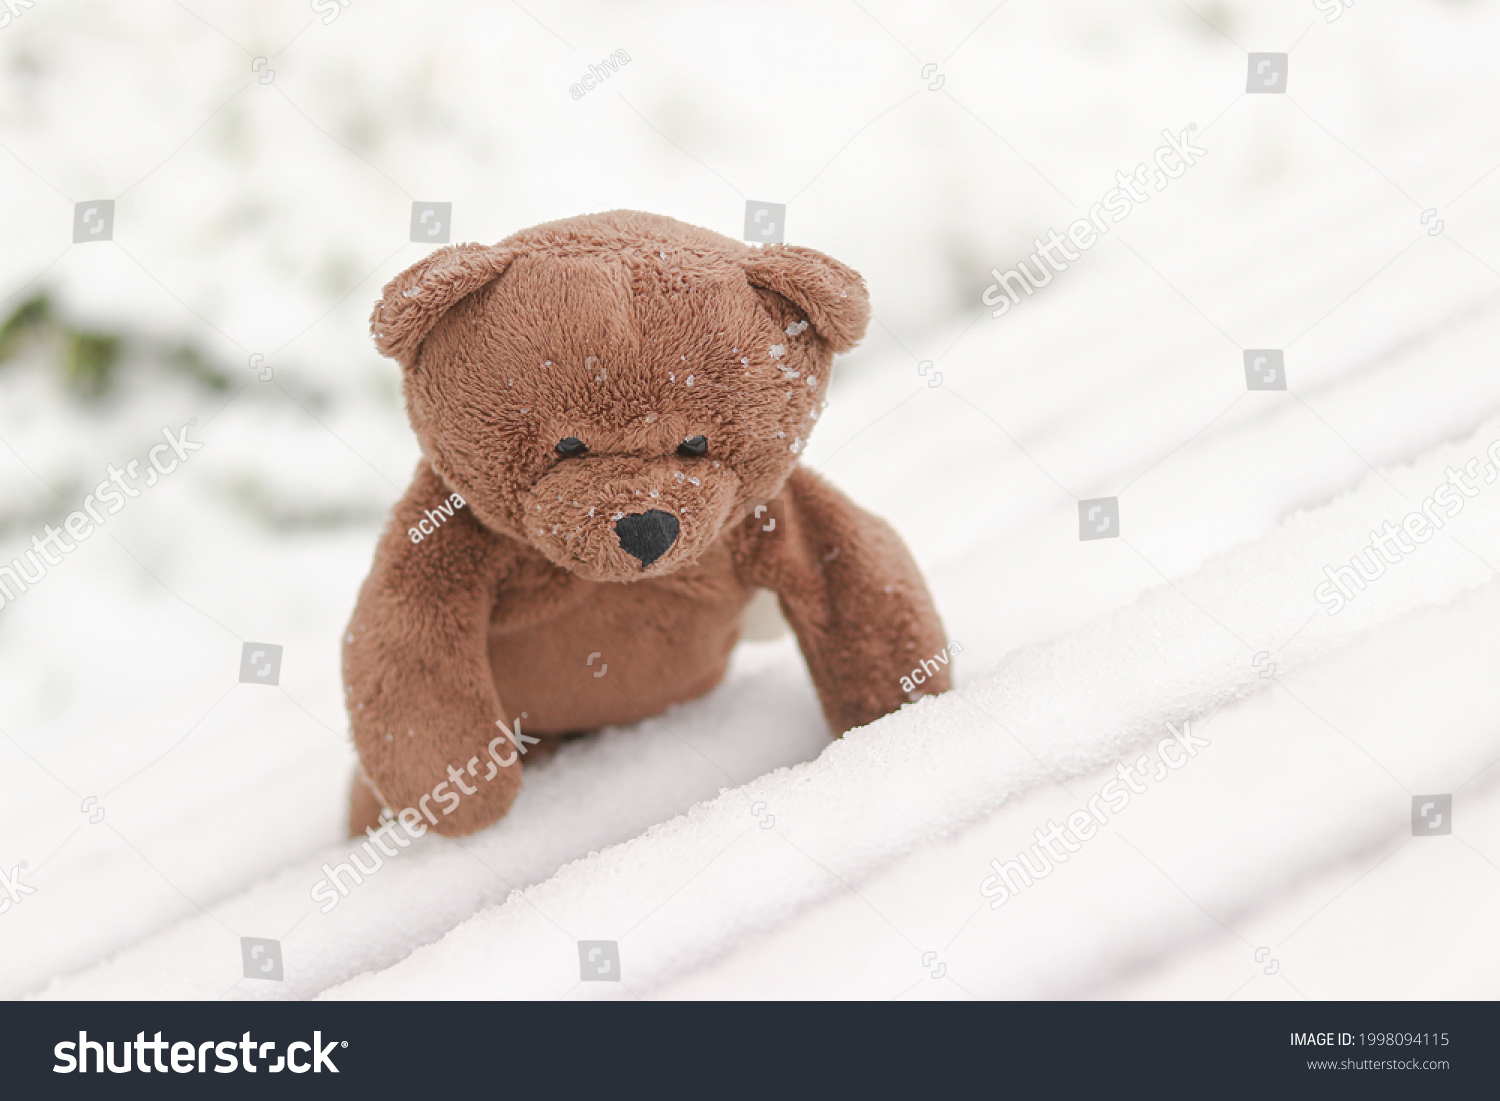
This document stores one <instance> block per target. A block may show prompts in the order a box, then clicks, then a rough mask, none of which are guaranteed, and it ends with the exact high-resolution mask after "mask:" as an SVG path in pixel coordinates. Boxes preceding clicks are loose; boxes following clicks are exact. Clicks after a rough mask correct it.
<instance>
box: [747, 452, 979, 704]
mask: <svg viewBox="0 0 1500 1101" xmlns="http://www.w3.org/2000/svg"><path fill="white" fill-rule="evenodd" d="M782 502H783V505H784V513H785V522H786V534H785V537H784V538H783V539H781V540H780V541H772V540H768V539H763V538H757V537H756V536H754V535H750V536H748V537H746V539H745V542H744V543H742V550H741V561H743V563H744V567H743V569H742V572H743V573H744V574H746V575H747V580H750V581H752V582H753V583H754V584H757V585H759V586H761V587H763V588H767V589H771V590H772V591H773V592H775V593H776V594H777V597H778V598H779V601H780V604H781V610H782V614H783V615H784V616H785V617H786V620H787V622H788V623H789V624H790V625H791V628H792V630H793V631H794V632H795V633H796V636H797V641H798V645H799V646H800V647H801V650H802V655H803V658H804V660H806V662H807V666H808V670H809V672H810V673H811V674H812V679H813V683H814V685H815V686H816V688H817V690H818V696H819V700H820V702H821V703H822V706H823V713H824V715H825V716H826V717H827V719H828V723H829V725H830V726H831V727H832V728H833V729H834V730H836V731H838V732H839V733H843V732H845V731H847V730H851V729H853V728H854V727H857V726H863V725H864V724H866V723H870V722H873V721H874V720H876V719H878V718H880V717H881V716H882V715H886V714H889V713H890V712H892V711H895V710H897V709H898V708H899V707H901V705H902V704H904V703H907V702H909V701H910V700H912V699H914V698H916V696H917V694H918V693H913V692H910V691H909V690H907V689H905V688H903V687H902V683H901V682H902V680H903V678H905V677H907V676H908V675H909V673H910V671H911V669H912V668H913V667H914V666H916V665H918V664H919V663H920V662H921V660H922V658H924V657H927V658H930V657H931V656H932V655H934V654H935V653H938V652H940V651H945V650H946V642H945V639H944V635H943V625H942V622H941V621H940V620H939V618H938V614H937V610H936V608H935V607H934V605H933V601H932V597H931V595H930V594H929V593H928V591H927V586H926V584H925V582H924V581H923V579H922V575H921V573H920V571H919V570H918V569H917V565H916V563H915V562H914V561H913V560H912V557H911V554H910V553H909V552H908V551H907V549H906V546H905V545H904V544H903V543H902V542H901V539H900V537H899V536H898V535H897V534H896V533H895V531H893V530H892V529H891V527H890V526H889V525H888V524H886V523H885V521H883V520H881V519H879V518H878V517H876V516H873V515H871V514H870V513H868V512H865V511H864V510H863V509H861V508H859V507H858V506H857V505H855V504H854V503H853V502H851V501H850V500H849V499H848V498H846V497H845V496H844V495H843V494H841V493H840V492H839V491H838V490H836V489H834V488H833V487H832V486H830V485H828V484H827V483H826V482H824V481H823V480H822V479H821V478H819V477H818V476H817V475H815V474H813V473H812V472H811V471H809V470H807V469H805V468H802V467H798V468H797V469H795V470H794V471H793V472H792V475H791V477H790V478H789V479H788V480H787V482H786V486H785V488H784V489H783V491H782ZM950 685H951V679H950V676H949V672H948V669H947V668H946V666H945V667H943V668H941V669H940V670H939V672H938V673H937V674H936V675H935V676H932V677H930V678H929V679H927V680H926V683H925V684H924V685H923V688H922V692H923V693H937V692H945V691H947V690H948V688H949V687H950Z"/></svg>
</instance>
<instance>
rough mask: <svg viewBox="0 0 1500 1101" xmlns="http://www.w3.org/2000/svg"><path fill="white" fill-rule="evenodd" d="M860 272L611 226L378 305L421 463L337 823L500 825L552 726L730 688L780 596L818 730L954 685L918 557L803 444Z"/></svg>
mask: <svg viewBox="0 0 1500 1101" xmlns="http://www.w3.org/2000/svg"><path fill="white" fill-rule="evenodd" d="M869 316H870V307H869V300H868V296H867V294H866V291H865V286H864V282H863V280H862V279H861V278H860V276H859V275H858V274H857V273H856V272H854V271H853V270H852V269H850V268H848V267H846V266H845V265H844V264H842V263H840V262H838V261H837V260H834V259H831V258H830V257H828V256H825V255H823V254H822V253H820V252H816V251H814V250H812V249H809V248H803V247H799V246H794V245H765V246H752V245H747V244H742V243H740V242H738V241H735V240H732V239H730V238H728V237H724V236H721V235H719V234H717V233H713V232H711V231H709V230H706V229H701V228H697V227H695V226H690V225H687V224H684V223H682V222H679V221H676V220H675V219H672V218H667V217H663V216H659V215H653V214H646V213H641V212H635V211H613V212H610V213H605V214H591V215H584V216H581V217H575V218H568V219H564V220H561V221H555V222H548V223H545V224H542V225H538V226H535V227H532V228H530V229H526V230H523V231H521V232H518V233H515V234H513V235H512V236H510V237H508V238H506V239H505V240H503V241H501V242H500V243H498V244H495V245H480V244H461V245H454V246H448V247H444V248H441V249H439V250H438V251H436V252H434V253H432V254H431V255H429V256H428V257H426V258H425V259H424V260H421V261H420V262H418V263H417V264H415V265H413V266H412V267H411V268H409V269H407V270H406V271H404V272H402V273H401V274H400V275H398V276H396V277H395V278H394V279H393V280H392V281H391V282H390V283H389V284H388V285H387V286H386V287H385V289H384V293H383V295H382V297H381V299H380V301H379V303H377V305H376V306H375V309H374V312H373V314H372V316H371V322H370V327H371V332H372V334H373V336H374V340H375V343H376V346H377V347H378V349H379V350H380V352H381V353H382V354H384V355H386V356H388V357H390V358H392V359H394V360H395V361H396V362H397V363H398V364H399V365H400V367H401V371H402V389H403V393H404V396H405V400H406V406H407V412H408V415H409V418H410V421H411V425H412V428H413V430H414V431H415V433H416V436H417V439H418V441H419V442H420V444H421V450H422V458H421V460H420V462H419V463H418V465H417V469H416V473H415V476H414V478H413V479H412V483H411V486H410V488H409V489H408V490H407V491H406V494H405V496H404V497H403V498H402V499H401V500H400V502H399V503H398V504H397V505H395V507H394V509H393V513H392V520H391V522H390V523H389V525H388V526H387V528H386V530H385V531H384V533H383V535H382V536H381V538H380V541H379V544H378V546H377V549H376V551H375V556H374V563H373V566H372V568H371V570H370V573H369V575H368V577H367V578H366V580H365V582H364V584H363V586H362V588H361V590H360V593H359V597H358V601H357V604H356V606H355V609H354V613H353V616H352V617H351V620H350V622H349V626H348V628H347V631H346V633H345V636H344V657H343V669H344V682H345V693H346V704H347V708H348V712H349V718H350V724H351V729H352V734H353V740H354V743H355V745H356V747H357V750H358V753H359V761H360V768H359V771H358V773H357V774H356V778H355V783H354V785H353V791H352V794H351V798H350V804H349V827H350V832H351V834H352V835H355V836H357V835H358V834H360V833H363V832H365V830H366V829H367V828H368V827H375V826H379V825H380V823H381V822H383V821H390V819H391V817H392V816H393V815H395V814H397V813H398V812H399V814H400V816H401V820H402V821H403V822H410V823H411V825H410V826H408V829H409V830H411V829H412V828H414V827H416V828H420V830H421V831H423V832H425V830H427V829H432V830H433V831H434V832H437V833H439V834H443V835H446V836H462V835H465V834H469V833H472V832H473V831H475V830H478V829H482V828H484V827H485V826H488V825H490V824H491V823H493V822H495V821H497V820H499V819H500V818H501V817H503V816H504V815H505V814H506V813H507V812H508V811H509V809H510V807H511V805H512V803H513V802H514V801H515V799H516V797H517V795H518V793H519V792H520V789H521V777H522V775H523V774H524V771H525V768H526V763H527V762H528V761H530V762H532V763H535V762H536V761H538V760H540V759H543V758H544V757H545V756H546V755H547V751H548V749H549V748H550V747H555V746H556V744H557V743H558V741H559V740H560V739H562V738H564V737H567V736H572V735H576V734H579V733H583V732H590V731H596V730H600V729H602V728H605V727H611V726H619V725H621V724H627V723H632V722H636V721H638V720H641V719H645V718H647V717H649V716H652V715H657V714H660V713H661V712H662V711H664V710H665V709H667V708H669V707H671V706H672V705H673V704H678V703H683V702H685V701H687V700H692V699H694V698H696V697H699V696H702V695H703V694H704V693H706V692H709V691H710V690H711V689H713V688H714V687H715V686H716V685H717V684H718V683H719V682H720V681H721V680H722V679H723V677H724V674H725V670H726V667H727V665H728V661H729V657H730V652H731V650H732V649H733V647H734V646H735V643H736V641H737V640H738V638H739V635H740V630H741V622H742V618H743V615H744V612H745V608H746V606H747V604H748V603H749V602H750V601H751V599H752V597H753V596H754V595H755V594H756V593H757V591H759V590H762V589H765V590H769V591H770V592H772V593H774V594H775V596H776V599H777V602H778V604H779V607H780V609H781V613H782V615H783V617H784V618H785V620H786V622H787V624H788V625H789V626H790V628H791V630H792V631H793V632H794V633H795V635H796V639H797V642H798V645H799V647H800V649H801V652H802V655H803V658H804V660H805V661H806V664H807V668H808V670H809V672H810V674H811V678H812V681H813V684H814V686H815V688H816V690H817V693H818V698H819V701H820V703H821V706H822V711H823V714H824V716H825V717H826V719H827V722H828V725H829V727H830V728H831V731H832V732H833V733H834V734H836V735H841V734H843V733H844V732H846V731H848V730H851V729H853V728H855V727H858V726H862V725H864V724H866V723H869V722H872V721H874V720H875V719H878V718H880V717H881V716H882V715H886V714H888V713H890V712H892V711H895V710H897V709H899V708H900V707H901V706H902V705H903V704H906V703H908V702H912V701H914V700H915V699H917V698H918V697H919V696H921V695H924V694H929V693H938V692H942V691H946V690H947V689H948V687H949V685H950V674H949V670H948V669H947V668H943V669H941V670H940V671H939V672H938V673H936V674H934V675H933V676H932V677H930V678H928V679H927V680H926V682H925V683H924V684H923V685H922V687H921V689H920V690H918V691H912V690H911V689H910V685H911V682H910V680H907V687H903V685H902V681H903V678H905V677H906V675H907V673H908V672H909V670H910V668H911V666H912V664H913V661H914V660H917V659H920V658H921V657H923V656H925V655H927V654H930V653H932V652H934V651H936V650H940V649H942V648H943V647H944V645H945V642H944V635H943V628H942V624H941V622H940V621H939V619H938V615H937V612H936V610H935V608H934V605H933V601H932V598H931V596H930V595H929V593H928V591H927V588H926V585H925V584H924V582H923V579H922V576H921V574H920V572H919V571H918V569H917V567H916V565H915V563H914V562H913V561H912V558H911V555H910V554H909V553H908V551H907V550H906V547H905V546H904V545H903V543H902V542H901V540H900V538H899V537H898V536H897V535H896V533H895V532H894V531H893V530H892V529H891V528H890V527H889V526H888V525H887V524H886V523H884V522H883V521H881V520H880V519H878V518H876V517H875V516H872V515H870V514H869V513H867V512H864V511H863V510H861V509H860V508H858V507H857V506H856V505H854V504H853V503H852V502H850V501H849V500H848V499H846V498H845V497H844V496H843V495H842V494H841V493H840V492H839V491H838V490H836V489H834V488H833V487H832V486H831V485H829V484H828V483H827V482H826V481H824V480H823V479H822V478H820V477H819V476H818V475H817V474H815V473H814V472H813V471H811V470H809V469H808V468H807V467H805V466H803V465H800V463H799V457H800V456H801V454H802V452H803V449H804V448H805V447H806V445H807V439H808V435H809V433H810V432H811V431H812V428H813V425H814V424H815V422H816V421H817V420H818V417H819V415H820V413H821V412H822V410H823V409H824V408H825V407H826V405H827V394H828V386H829V376H830V373H831V369H832V361H833V357H834V355H835V354H836V353H840V352H845V351H847V350H849V349H850V348H852V347H853V346H854V345H855V344H856V343H857V342H858V341H859V340H860V339H861V337H862V336H863V335H864V332H865V328H866V326H867V324H868V322H869Z"/></svg>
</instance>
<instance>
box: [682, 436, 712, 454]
mask: <svg viewBox="0 0 1500 1101" xmlns="http://www.w3.org/2000/svg"><path fill="white" fill-rule="evenodd" d="M677 454H679V455H681V456H683V457H684V458H688V459H696V458H699V457H700V456H702V455H706V454H708V438H707V437H706V436H689V437H688V438H687V439H685V440H683V441H682V442H681V443H680V444H678V445H677Z"/></svg>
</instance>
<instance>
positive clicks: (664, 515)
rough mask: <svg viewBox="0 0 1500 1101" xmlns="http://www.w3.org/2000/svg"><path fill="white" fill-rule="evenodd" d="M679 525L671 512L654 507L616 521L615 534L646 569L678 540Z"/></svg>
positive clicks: (642, 567)
mask: <svg viewBox="0 0 1500 1101" xmlns="http://www.w3.org/2000/svg"><path fill="white" fill-rule="evenodd" d="M678 528H679V525H678V523H677V517H675V516H673V515H672V514H671V513H670V512H662V511H661V510H660V509H655V508H654V509H652V510H651V511H650V512H646V513H642V514H641V515H639V516H626V517H623V518H621V519H620V520H618V521H616V522H615V534H616V535H617V536H619V539H620V546H622V547H624V548H625V550H626V552H627V553H629V554H631V555H633V556H635V557H636V558H639V559H640V560H641V569H645V568H646V567H647V566H649V565H651V563H653V562H655V561H656V560H657V559H658V558H660V557H661V556H662V555H664V554H666V553H667V548H669V547H670V546H671V545H672V544H673V543H675V542H677V531H678Z"/></svg>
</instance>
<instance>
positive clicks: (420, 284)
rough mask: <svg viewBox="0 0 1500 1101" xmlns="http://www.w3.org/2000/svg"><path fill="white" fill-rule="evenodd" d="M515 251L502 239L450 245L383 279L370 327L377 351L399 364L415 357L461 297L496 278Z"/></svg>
mask: <svg viewBox="0 0 1500 1101" xmlns="http://www.w3.org/2000/svg"><path fill="white" fill-rule="evenodd" d="M514 258H515V253H514V252H513V251H512V250H511V249H509V248H504V247H501V246H500V245H473V244H469V245H449V246H447V247H446V248H440V249H438V250H437V251H436V252H434V253H433V254H432V255H430V256H428V257H427V258H426V259H424V260H419V261H418V262H417V263H415V264H413V265H412V266H411V267H409V268H407V269H406V270H405V271H403V272H402V273H401V274H400V275H398V276H396V278H394V279H392V280H391V281H390V282H389V283H387V284H386V285H385V290H384V291H383V292H382V294H381V297H380V301H379V302H377V303H376V304H375V311H374V312H373V313H372V314H370V333H371V335H372V336H374V338H375V347H376V348H378V349H379V350H380V354H381V355H384V356H389V357H390V358H391V359H394V360H395V361H396V362H397V363H399V364H401V366H402V367H406V368H410V367H411V366H412V365H413V364H414V363H416V361H417V352H418V351H420V350H421V347H422V341H423V340H425V339H427V334H428V333H429V332H431V331H432V327H433V326H434V325H436V324H437V322H438V318H440V317H442V316H443V314H445V313H447V312H448V310H450V309H451V308H452V307H453V306H454V305H456V304H457V303H458V302H459V301H460V300H462V299H464V298H466V297H468V296H469V295H471V294H473V293H474V292H475V291H477V290H478V289H479V288H480V287H482V286H484V285H485V284H486V283H489V282H491V281H492V280H494V279H496V278H498V277H499V276H500V275H501V274H503V273H504V271H505V269H506V268H507V267H509V266H510V262H511V261H512V260H513V259H514Z"/></svg>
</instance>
